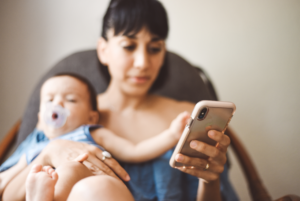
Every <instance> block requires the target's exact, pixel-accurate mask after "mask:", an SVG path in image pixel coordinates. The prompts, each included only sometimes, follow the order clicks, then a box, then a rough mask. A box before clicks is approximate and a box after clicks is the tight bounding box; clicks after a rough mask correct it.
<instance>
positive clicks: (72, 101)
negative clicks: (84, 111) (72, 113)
mask: <svg viewBox="0 0 300 201" xmlns="http://www.w3.org/2000/svg"><path fill="white" fill-rule="evenodd" d="M67 101H68V102H71V103H76V102H77V100H76V99H73V98H70V99H68V100H67Z"/></svg>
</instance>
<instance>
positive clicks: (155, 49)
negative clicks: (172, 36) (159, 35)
mask: <svg viewBox="0 0 300 201" xmlns="http://www.w3.org/2000/svg"><path fill="white" fill-rule="evenodd" d="M160 51H161V48H160V47H150V48H149V52H150V53H152V54H155V53H158V52H160Z"/></svg>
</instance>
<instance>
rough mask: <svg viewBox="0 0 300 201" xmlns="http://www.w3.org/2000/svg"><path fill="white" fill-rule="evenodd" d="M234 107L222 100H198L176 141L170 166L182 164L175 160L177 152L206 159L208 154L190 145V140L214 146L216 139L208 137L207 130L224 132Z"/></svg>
mask: <svg viewBox="0 0 300 201" xmlns="http://www.w3.org/2000/svg"><path fill="white" fill-rule="evenodd" d="M235 110H236V107H235V105H234V103H231V102H223V101H200V102H198V103H197V104H196V105H195V107H194V110H193V112H192V114H191V118H190V120H189V122H188V123H187V125H186V126H185V129H184V131H183V133H182V135H181V137H180V139H179V141H178V143H177V146H176V148H175V150H174V152H173V155H172V157H171V159H170V166H171V167H175V166H176V167H180V166H184V164H182V163H178V162H176V161H175V156H176V155H177V154H178V153H181V154H184V155H187V156H191V157H197V158H203V159H207V158H208V156H207V155H205V154H203V153H200V152H198V151H196V150H194V149H192V148H191V147H190V142H191V141H192V140H198V141H202V142H205V143H207V144H209V145H212V146H215V145H216V144H217V142H216V141H214V140H213V139H211V138H209V137H208V134H207V133H208V131H209V130H217V131H220V132H223V133H224V132H225V130H226V128H227V126H228V123H229V122H230V120H231V118H232V116H233V114H234V113H235Z"/></svg>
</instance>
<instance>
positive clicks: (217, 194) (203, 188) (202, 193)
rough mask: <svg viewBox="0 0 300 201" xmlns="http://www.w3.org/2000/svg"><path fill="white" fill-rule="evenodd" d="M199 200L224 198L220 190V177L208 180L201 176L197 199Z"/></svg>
mask: <svg viewBox="0 0 300 201" xmlns="http://www.w3.org/2000/svg"><path fill="white" fill-rule="evenodd" d="M199 200H216V201H218V200H220V201H221V200H222V198H221V191H220V179H217V180H213V181H206V180H204V179H201V178H199V188H198V196H197V201H199Z"/></svg>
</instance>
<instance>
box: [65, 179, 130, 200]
mask: <svg viewBox="0 0 300 201" xmlns="http://www.w3.org/2000/svg"><path fill="white" fill-rule="evenodd" d="M68 200H70V201H77V200H78V201H80V200H89V201H97V200H101V201H110V200H111V201H115V200H124V201H134V199H133V197H132V195H131V193H130V191H129V190H128V188H127V187H126V185H125V184H124V183H123V182H122V181H121V180H119V179H116V178H114V177H111V176H108V175H99V176H93V177H87V178H85V179H82V180H80V181H79V182H78V183H76V184H75V186H74V187H73V189H72V191H71V193H70V195H69V198H68Z"/></svg>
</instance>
